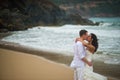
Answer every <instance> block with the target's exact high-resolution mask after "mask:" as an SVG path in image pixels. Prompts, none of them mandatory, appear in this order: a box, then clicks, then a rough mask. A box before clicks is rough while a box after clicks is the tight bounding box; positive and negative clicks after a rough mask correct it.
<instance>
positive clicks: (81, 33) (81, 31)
mask: <svg viewBox="0 0 120 80" xmlns="http://www.w3.org/2000/svg"><path fill="white" fill-rule="evenodd" d="M86 32H88V31H86V30H80V32H79V35H80V36H82V35H84V34H86Z"/></svg>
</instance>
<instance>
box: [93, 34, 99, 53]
mask: <svg viewBox="0 0 120 80" xmlns="http://www.w3.org/2000/svg"><path fill="white" fill-rule="evenodd" d="M91 37H92V45H93V46H94V47H95V51H94V52H96V51H97V49H98V39H97V36H96V35H95V34H94V33H91Z"/></svg>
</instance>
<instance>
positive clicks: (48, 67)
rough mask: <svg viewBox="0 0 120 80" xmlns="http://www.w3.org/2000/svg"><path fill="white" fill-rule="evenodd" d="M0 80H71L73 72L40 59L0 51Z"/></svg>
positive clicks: (8, 51)
mask: <svg viewBox="0 0 120 80" xmlns="http://www.w3.org/2000/svg"><path fill="white" fill-rule="evenodd" d="M0 80H73V70H71V69H70V68H69V67H67V66H65V65H63V64H58V63H55V62H52V61H48V60H46V59H44V58H42V57H38V56H35V55H30V54H26V53H22V52H17V51H12V50H6V49H0Z"/></svg>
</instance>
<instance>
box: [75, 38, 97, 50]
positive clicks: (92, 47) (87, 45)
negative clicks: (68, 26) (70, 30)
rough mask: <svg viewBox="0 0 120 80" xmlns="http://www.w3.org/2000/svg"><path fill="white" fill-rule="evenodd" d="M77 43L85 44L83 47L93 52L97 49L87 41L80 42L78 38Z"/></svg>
mask: <svg viewBox="0 0 120 80" xmlns="http://www.w3.org/2000/svg"><path fill="white" fill-rule="evenodd" d="M77 41H81V42H82V43H83V45H84V46H86V47H87V48H89V49H90V50H92V51H94V50H95V47H94V46H92V45H90V44H88V43H86V42H85V41H82V40H80V38H76V40H75V42H77Z"/></svg>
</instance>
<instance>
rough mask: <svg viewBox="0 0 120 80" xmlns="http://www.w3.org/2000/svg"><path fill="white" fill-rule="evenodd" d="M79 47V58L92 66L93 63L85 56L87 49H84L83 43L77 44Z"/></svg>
mask: <svg viewBox="0 0 120 80" xmlns="http://www.w3.org/2000/svg"><path fill="white" fill-rule="evenodd" d="M77 47H78V48H77V51H78V54H79V55H78V56H79V58H80V59H81V60H82V61H83V62H85V63H86V64H88V65H89V66H92V63H91V62H89V61H88V60H87V59H86V58H85V50H84V48H83V47H84V46H83V45H82V44H79V45H78V46H77Z"/></svg>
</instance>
